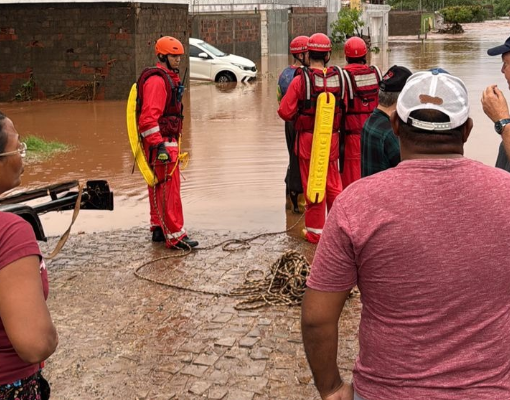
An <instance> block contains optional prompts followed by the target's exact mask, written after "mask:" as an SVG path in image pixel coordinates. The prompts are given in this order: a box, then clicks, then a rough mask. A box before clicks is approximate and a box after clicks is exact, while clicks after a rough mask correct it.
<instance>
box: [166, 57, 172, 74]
mask: <svg viewBox="0 0 510 400" xmlns="http://www.w3.org/2000/svg"><path fill="white" fill-rule="evenodd" d="M165 64H166V67H167V68H168V70H169V71H173V68H172V67H171V66H170V61H168V54H165Z"/></svg>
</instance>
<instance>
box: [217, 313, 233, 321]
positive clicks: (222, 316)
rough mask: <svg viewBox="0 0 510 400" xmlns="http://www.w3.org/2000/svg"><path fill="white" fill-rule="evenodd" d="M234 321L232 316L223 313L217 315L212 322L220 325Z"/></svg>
mask: <svg viewBox="0 0 510 400" xmlns="http://www.w3.org/2000/svg"><path fill="white" fill-rule="evenodd" d="M231 319H232V314H227V313H221V314H218V315H216V316H215V317H214V318H213V320H212V322H220V323H225V322H228V321H230V320H231Z"/></svg>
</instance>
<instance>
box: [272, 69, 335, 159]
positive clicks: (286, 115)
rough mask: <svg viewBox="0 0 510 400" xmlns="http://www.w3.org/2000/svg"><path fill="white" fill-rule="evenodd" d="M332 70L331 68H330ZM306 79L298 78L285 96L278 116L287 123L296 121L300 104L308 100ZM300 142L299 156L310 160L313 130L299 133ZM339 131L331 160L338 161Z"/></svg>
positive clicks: (293, 81)
mask: <svg viewBox="0 0 510 400" xmlns="http://www.w3.org/2000/svg"><path fill="white" fill-rule="evenodd" d="M330 68H331V67H330ZM305 89H306V88H305V82H304V77H303V76H302V75H298V76H296V77H295V78H294V79H293V80H292V82H291V83H290V85H289V88H288V89H287V93H285V96H283V98H282V101H281V103H280V107H279V108H278V115H279V116H280V117H281V118H282V119H283V120H285V121H288V122H291V121H295V120H296V118H297V116H298V112H299V111H300V109H299V104H300V103H302V102H303V101H304V100H306V93H305V92H306V90H305ZM298 137H299V140H298V141H296V142H297V145H296V146H297V148H296V153H297V150H298V149H299V154H298V156H299V157H301V158H304V159H310V153H311V148H312V140H313V128H312V129H311V130H310V131H304V132H298ZM338 143H339V137H338V131H336V130H333V136H332V138H331V150H330V160H336V159H338V148H339V147H338V146H339V144H338Z"/></svg>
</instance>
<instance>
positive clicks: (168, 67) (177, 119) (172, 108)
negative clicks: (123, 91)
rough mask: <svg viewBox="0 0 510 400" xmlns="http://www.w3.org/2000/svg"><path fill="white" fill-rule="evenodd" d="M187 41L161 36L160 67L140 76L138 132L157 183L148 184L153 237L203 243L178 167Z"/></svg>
mask: <svg viewBox="0 0 510 400" xmlns="http://www.w3.org/2000/svg"><path fill="white" fill-rule="evenodd" d="M183 54H184V47H183V45H182V43H181V42H180V41H179V40H177V39H175V38H173V37H171V36H164V37H161V38H160V39H159V40H158V41H157V42H156V56H157V57H158V60H159V62H158V63H157V66H156V67H152V68H146V69H145V70H144V71H143V72H142V74H141V75H140V78H139V79H138V82H137V88H138V99H137V101H138V107H139V117H138V132H139V134H140V135H141V137H142V142H143V147H144V150H145V156H146V158H147V161H148V162H149V164H150V165H151V167H152V168H153V170H154V173H155V175H156V177H157V179H158V183H157V184H156V185H155V186H154V187H150V186H149V203H150V224H151V227H150V230H151V231H152V241H154V242H165V243H166V246H167V247H177V248H181V249H189V248H191V247H195V246H197V245H198V242H197V241H195V240H191V239H190V238H189V237H188V236H187V234H186V231H185V230H184V216H183V213H182V202H181V193H180V192H181V179H180V172H179V160H178V156H179V143H180V135H181V128H182V118H183V116H182V103H181V100H182V94H183V91H184V86H183V85H182V84H181V80H180V78H179V69H178V67H179V63H180V61H181V56H182V55H183Z"/></svg>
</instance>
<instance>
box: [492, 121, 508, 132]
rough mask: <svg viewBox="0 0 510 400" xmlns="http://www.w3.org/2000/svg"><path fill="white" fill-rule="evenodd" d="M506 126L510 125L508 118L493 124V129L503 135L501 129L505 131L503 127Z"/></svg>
mask: <svg viewBox="0 0 510 400" xmlns="http://www.w3.org/2000/svg"><path fill="white" fill-rule="evenodd" d="M508 124H510V119H509V118H505V119H500V120H499V121H497V122H496V123H495V124H494V129H495V130H496V133H498V134H499V135H501V134H502V133H503V129H505V126H506V125H508Z"/></svg>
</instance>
